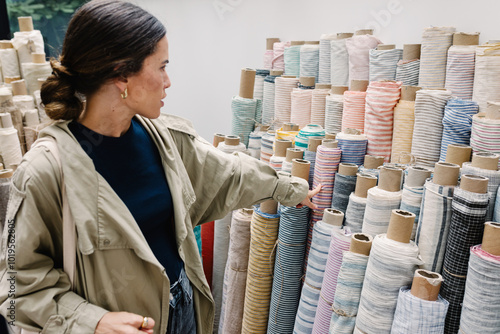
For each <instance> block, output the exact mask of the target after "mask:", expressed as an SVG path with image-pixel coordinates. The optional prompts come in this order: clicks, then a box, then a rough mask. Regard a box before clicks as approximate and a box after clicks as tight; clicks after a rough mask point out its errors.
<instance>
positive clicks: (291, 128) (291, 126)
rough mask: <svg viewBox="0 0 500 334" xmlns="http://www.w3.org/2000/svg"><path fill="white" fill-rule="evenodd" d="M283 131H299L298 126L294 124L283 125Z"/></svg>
mask: <svg viewBox="0 0 500 334" xmlns="http://www.w3.org/2000/svg"><path fill="white" fill-rule="evenodd" d="M283 131H299V125H298V124H295V123H285V124H283Z"/></svg>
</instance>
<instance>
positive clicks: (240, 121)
mask: <svg viewBox="0 0 500 334" xmlns="http://www.w3.org/2000/svg"><path fill="white" fill-rule="evenodd" d="M231 111H232V114H233V120H232V124H231V134H232V135H235V136H239V137H240V138H241V142H242V143H243V144H245V146H247V145H248V137H249V136H250V132H252V131H253V129H254V126H255V122H256V119H257V117H258V115H259V114H262V101H261V100H258V99H245V98H243V97H241V96H235V97H233V100H232V101H231Z"/></svg>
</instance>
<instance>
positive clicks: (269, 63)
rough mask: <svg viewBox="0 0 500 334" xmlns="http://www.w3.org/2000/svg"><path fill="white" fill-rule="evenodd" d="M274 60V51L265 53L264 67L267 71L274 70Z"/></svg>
mask: <svg viewBox="0 0 500 334" xmlns="http://www.w3.org/2000/svg"><path fill="white" fill-rule="evenodd" d="M273 58H274V51H273V50H266V52H265V53H264V59H263V60H264V61H263V63H264V66H263V68H265V69H266V70H272V69H273Z"/></svg>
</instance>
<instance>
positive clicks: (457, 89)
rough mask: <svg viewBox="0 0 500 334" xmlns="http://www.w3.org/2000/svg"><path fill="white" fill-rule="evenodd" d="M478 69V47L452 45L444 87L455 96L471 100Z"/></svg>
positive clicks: (449, 50) (449, 51)
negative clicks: (475, 74) (475, 72)
mask: <svg viewBox="0 0 500 334" xmlns="http://www.w3.org/2000/svg"><path fill="white" fill-rule="evenodd" d="M475 68H476V45H452V46H451V47H450V48H449V49H448V59H447V62H446V81H445V84H444V87H445V88H446V89H449V90H451V92H452V93H453V96H456V97H458V98H460V99H464V100H471V99H472V91H473V87H474V71H475Z"/></svg>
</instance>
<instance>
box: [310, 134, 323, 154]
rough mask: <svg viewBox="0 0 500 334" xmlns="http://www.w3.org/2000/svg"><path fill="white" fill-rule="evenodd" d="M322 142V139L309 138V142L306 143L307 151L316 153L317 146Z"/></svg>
mask: <svg viewBox="0 0 500 334" xmlns="http://www.w3.org/2000/svg"><path fill="white" fill-rule="evenodd" d="M322 141H323V138H322V137H309V142H308V143H307V150H308V151H311V152H316V151H317V149H318V146H319V145H321V142H322Z"/></svg>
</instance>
